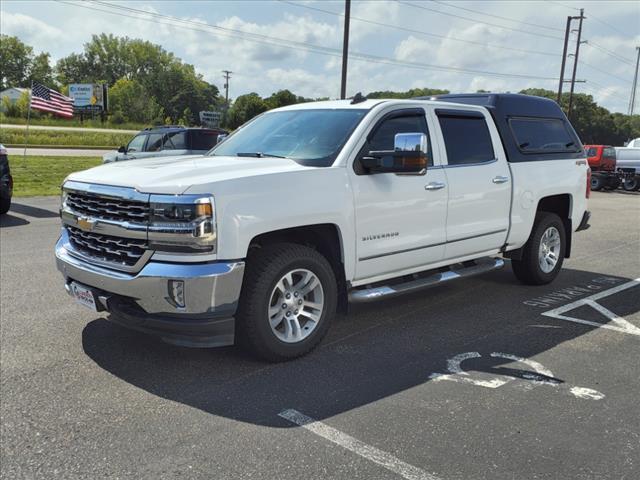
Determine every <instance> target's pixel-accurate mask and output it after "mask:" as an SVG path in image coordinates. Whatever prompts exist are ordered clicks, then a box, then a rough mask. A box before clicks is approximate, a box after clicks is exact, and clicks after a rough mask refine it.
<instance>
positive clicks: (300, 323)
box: [237, 243, 337, 362]
mask: <svg viewBox="0 0 640 480" xmlns="http://www.w3.org/2000/svg"><path fill="white" fill-rule="evenodd" d="M336 303H337V285H336V279H335V275H334V273H333V269H332V268H331V265H330V264H329V262H328V261H327V260H326V258H324V257H323V256H322V255H321V254H319V253H318V252H317V251H315V250H313V249H312V248H309V247H305V246H303V245H297V244H289V243H282V244H276V245H270V246H266V247H264V248H260V249H257V250H256V251H254V252H252V253H251V254H250V255H249V258H248V259H247V270H246V272H245V278H244V281H243V286H242V295H241V298H240V305H239V306H238V315H237V320H238V335H239V338H238V339H239V341H240V343H242V344H244V345H245V346H247V347H248V349H249V350H250V351H251V352H252V353H254V354H256V355H258V356H260V357H262V358H264V359H266V360H269V361H274V362H277V361H283V360H289V359H292V358H295V357H299V356H301V355H304V354H306V353H308V352H310V351H311V350H313V349H314V348H315V347H316V346H317V345H318V344H319V343H320V341H321V340H322V338H323V337H324V336H325V334H326V333H327V330H328V329H329V324H330V323H331V320H332V318H333V316H334V315H335V311H336Z"/></svg>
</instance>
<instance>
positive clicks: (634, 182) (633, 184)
mask: <svg viewBox="0 0 640 480" xmlns="http://www.w3.org/2000/svg"><path fill="white" fill-rule="evenodd" d="M622 188H623V189H624V190H625V191H626V192H633V191H635V190H638V188H640V181H638V177H631V178H627V179H626V180H625V181H624V182H623V183H622Z"/></svg>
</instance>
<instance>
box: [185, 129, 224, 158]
mask: <svg viewBox="0 0 640 480" xmlns="http://www.w3.org/2000/svg"><path fill="white" fill-rule="evenodd" d="M190 133H191V153H201V154H205V153H207V152H208V151H209V150H211V149H212V148H213V147H214V146H215V145H216V143H217V140H218V133H217V132H215V131H213V130H191V131H190Z"/></svg>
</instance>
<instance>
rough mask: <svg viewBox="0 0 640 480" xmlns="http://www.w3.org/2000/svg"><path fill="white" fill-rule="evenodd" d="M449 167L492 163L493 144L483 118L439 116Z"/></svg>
mask: <svg viewBox="0 0 640 480" xmlns="http://www.w3.org/2000/svg"><path fill="white" fill-rule="evenodd" d="M438 121H439V122H440V128H441V129H442V136H443V137H444V144H445V147H446V149H447V161H448V164H449V165H468V164H474V163H484V162H491V161H493V160H494V159H495V153H494V152H493V143H492V142H491V135H490V134H489V128H488V127H487V122H486V121H485V119H484V117H483V116H475V115H474V116H468V117H466V116H464V115H459V116H458V115H451V116H449V115H438Z"/></svg>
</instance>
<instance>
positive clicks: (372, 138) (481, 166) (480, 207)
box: [55, 94, 590, 361]
mask: <svg viewBox="0 0 640 480" xmlns="http://www.w3.org/2000/svg"><path fill="white" fill-rule="evenodd" d="M588 177H589V169H588V166H587V162H586V158H585V154H584V151H583V148H582V145H581V143H580V140H579V139H578V136H577V135H576V133H575V132H574V130H573V128H572V127H571V125H570V124H569V122H568V121H567V119H566V117H565V116H564V114H563V113H562V111H561V110H560V108H559V107H558V106H557V104H556V103H555V102H552V101H550V100H546V99H542V98H537V97H530V96H523V95H511V94H473V95H447V96H441V97H437V98H419V99H413V100H366V99H364V98H362V97H360V96H356V97H355V98H354V99H353V100H351V101H349V100H342V101H330V102H317V103H305V104H299V105H292V106H288V107H284V108H280V109H276V110H272V111H269V112H267V113H264V114H262V115H260V116H258V117H257V118H255V119H253V120H251V121H250V122H248V123H247V124H245V125H244V126H242V127H241V128H239V129H238V130H236V131H235V132H234V133H233V134H231V135H230V136H229V137H228V138H227V139H226V140H225V141H224V142H222V143H220V144H219V145H217V146H216V147H215V148H214V149H213V150H212V151H211V152H209V154H207V155H205V156H190V157H176V158H157V159H156V158H154V159H148V160H140V161H137V162H134V163H132V162H118V163H114V164H110V165H103V166H100V167H96V168H93V169H90V170H86V171H83V172H78V173H74V174H72V175H70V176H69V178H68V179H67V180H66V181H65V182H64V184H63V188H62V190H63V193H62V206H61V217H62V224H63V225H62V234H61V237H60V240H59V241H58V243H57V245H56V249H55V253H56V258H57V265H58V268H59V270H60V271H61V272H62V274H63V275H64V278H65V285H66V289H67V291H68V293H70V294H71V295H72V296H73V297H75V299H76V300H77V301H78V302H79V303H82V304H84V305H86V306H89V307H91V308H93V309H95V310H97V311H108V312H109V313H110V314H111V315H110V316H109V318H110V319H111V320H112V321H114V322H117V323H120V324H122V325H124V326H127V327H130V328H133V329H137V330H141V331H144V332H147V333H151V334H154V335H157V336H159V337H161V338H162V339H163V340H165V341H167V342H170V343H173V344H177V345H183V346H195V347H210V346H221V345H230V344H233V343H234V342H242V343H243V344H245V345H247V346H248V348H250V350H252V351H253V352H255V353H256V354H258V355H259V356H261V357H263V358H265V359H268V360H271V361H279V360H286V359H290V358H294V357H297V356H299V355H302V354H305V353H307V352H309V351H310V350H311V349H312V348H314V347H315V346H316V345H318V343H319V342H320V341H321V339H322V338H323V336H324V335H325V334H326V332H327V329H328V328H329V325H330V323H331V320H332V317H333V316H334V314H335V312H336V310H337V309H344V308H345V307H346V305H347V304H348V302H349V301H350V302H369V301H373V300H380V299H384V298H385V297H390V296H393V295H398V294H401V293H404V292H411V291H415V290H417V289H420V288H424V287H427V286H430V285H434V284H438V283H441V282H445V281H449V280H453V279H456V278H461V277H466V276H469V275H472V274H477V273H481V272H486V271H489V270H492V269H496V268H499V267H501V266H502V265H503V264H504V260H503V259H502V257H507V258H509V259H510V261H511V265H512V267H513V271H514V273H515V275H516V277H518V279H520V280H521V281H522V282H524V283H527V284H533V285H536V284H544V283H548V282H550V281H552V280H553V279H554V278H555V277H556V275H557V274H558V272H559V270H560V268H561V266H562V262H563V259H564V258H566V257H569V255H570V253H571V239H572V234H573V232H576V231H579V230H584V229H586V228H587V227H588V221H589V212H588V211H587V198H588V197H589V185H590V182H589V178H588Z"/></svg>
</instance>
